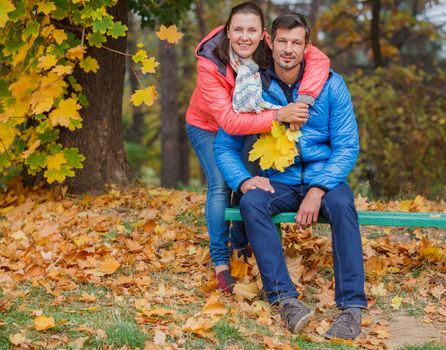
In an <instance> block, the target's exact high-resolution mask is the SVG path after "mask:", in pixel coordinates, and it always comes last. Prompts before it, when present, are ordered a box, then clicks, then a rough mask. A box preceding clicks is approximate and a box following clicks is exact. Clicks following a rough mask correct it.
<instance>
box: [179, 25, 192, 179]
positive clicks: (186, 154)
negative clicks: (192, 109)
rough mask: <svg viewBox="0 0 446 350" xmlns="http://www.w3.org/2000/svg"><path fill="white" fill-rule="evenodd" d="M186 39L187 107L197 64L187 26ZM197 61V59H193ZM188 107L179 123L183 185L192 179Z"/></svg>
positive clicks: (183, 79) (183, 47)
mask: <svg viewBox="0 0 446 350" xmlns="http://www.w3.org/2000/svg"><path fill="white" fill-rule="evenodd" d="M183 33H184V34H185V35H184V39H183V42H182V43H181V55H182V56H183V70H182V72H183V75H182V77H181V82H180V85H179V86H180V89H181V90H182V91H183V94H182V96H183V99H182V101H181V102H180V103H181V105H183V106H185V107H187V106H188V102H189V100H190V95H191V94H190V93H188V92H189V89H187V86H188V84H189V82H190V81H191V80H192V79H193V74H194V69H195V64H192V62H191V60H190V59H189V58H191V57H194V52H193V51H192V50H191V49H193V44H192V42H191V36H190V35H188V33H187V28H183ZM193 62H194V63H195V59H194V60H193ZM185 117H186V108H182V109H181V111H180V125H179V135H178V138H179V143H180V180H181V183H182V184H183V185H186V186H187V185H189V180H190V147H189V140H188V138H187V134H186V118H185Z"/></svg>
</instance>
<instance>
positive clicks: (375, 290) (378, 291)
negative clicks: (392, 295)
mask: <svg viewBox="0 0 446 350" xmlns="http://www.w3.org/2000/svg"><path fill="white" fill-rule="evenodd" d="M371 292H372V294H373V295H376V296H380V297H385V296H386V295H387V288H386V286H385V285H384V283H380V284H379V285H378V286H372V290H371Z"/></svg>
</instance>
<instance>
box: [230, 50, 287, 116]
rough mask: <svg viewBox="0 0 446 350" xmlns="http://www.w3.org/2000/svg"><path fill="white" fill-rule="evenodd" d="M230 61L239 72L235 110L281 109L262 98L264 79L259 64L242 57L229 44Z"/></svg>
mask: <svg viewBox="0 0 446 350" xmlns="http://www.w3.org/2000/svg"><path fill="white" fill-rule="evenodd" d="M229 61H230V64H231V67H232V69H234V71H235V72H236V73H237V77H236V79H235V88H234V94H233V95H232V106H233V108H234V111H235V112H256V113H259V112H260V111H262V110H263V109H280V108H281V106H276V105H273V104H271V103H269V102H266V101H264V100H263V98H262V81H261V78H260V72H259V65H258V64H257V63H256V62H255V61H254V60H253V59H252V57H250V58H241V57H240V56H239V55H237V54H236V53H235V52H234V50H233V49H232V47H231V45H229Z"/></svg>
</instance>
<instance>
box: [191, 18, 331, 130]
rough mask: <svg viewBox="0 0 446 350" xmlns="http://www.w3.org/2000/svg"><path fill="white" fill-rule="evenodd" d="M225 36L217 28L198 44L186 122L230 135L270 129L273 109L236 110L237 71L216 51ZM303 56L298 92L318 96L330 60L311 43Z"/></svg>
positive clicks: (221, 28)
mask: <svg viewBox="0 0 446 350" xmlns="http://www.w3.org/2000/svg"><path fill="white" fill-rule="evenodd" d="M222 35H224V31H223V26H220V27H217V28H215V29H214V30H213V31H212V32H211V33H209V34H208V35H207V36H206V37H205V38H204V39H203V40H202V41H201V42H200V44H199V45H198V46H197V49H196V51H195V55H196V57H197V59H198V62H197V82H196V87H195V89H194V92H193V94H192V97H191V100H190V103H189V108H188V109H187V112H186V121H187V122H188V123H189V124H191V125H193V126H196V127H198V128H201V129H204V130H208V131H212V132H217V130H218V129H219V128H223V129H224V130H225V131H226V132H227V133H228V134H231V135H251V134H257V133H263V132H268V131H270V130H271V124H272V122H273V120H274V114H275V111H274V110H270V111H262V112H260V113H255V112H253V113H237V112H234V110H233V108H232V94H233V91H234V84H235V77H234V71H233V70H232V68H231V66H230V65H229V64H228V65H224V64H223V62H222V61H221V60H220V59H219V58H218V57H217V56H215V55H214V53H213V50H214V48H215V47H216V46H217V45H218V43H219V41H220V40H221V37H222ZM304 58H305V72H304V75H303V79H302V82H301V84H300V87H299V94H305V95H310V96H312V97H314V98H317V97H318V96H319V93H320V92H321V91H322V88H323V86H324V84H325V81H326V80H327V78H328V73H329V69H330V60H329V58H328V57H327V56H326V55H325V54H324V53H322V52H321V51H319V50H318V49H317V48H316V47H314V46H312V45H311V46H310V48H309V50H307V52H306V54H305V57H304Z"/></svg>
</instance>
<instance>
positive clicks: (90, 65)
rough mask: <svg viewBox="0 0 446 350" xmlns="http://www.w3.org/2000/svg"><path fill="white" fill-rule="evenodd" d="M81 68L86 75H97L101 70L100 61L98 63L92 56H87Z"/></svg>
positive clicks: (81, 62)
mask: <svg viewBox="0 0 446 350" xmlns="http://www.w3.org/2000/svg"><path fill="white" fill-rule="evenodd" d="M79 66H80V67H81V68H82V70H83V71H84V72H85V73H88V72H93V73H96V72H97V70H98V69H99V64H98V61H96V59H94V58H93V57H90V56H87V57H85V58H84V59H83V60H81V61H80V63H79Z"/></svg>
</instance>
